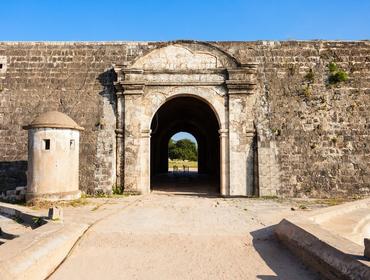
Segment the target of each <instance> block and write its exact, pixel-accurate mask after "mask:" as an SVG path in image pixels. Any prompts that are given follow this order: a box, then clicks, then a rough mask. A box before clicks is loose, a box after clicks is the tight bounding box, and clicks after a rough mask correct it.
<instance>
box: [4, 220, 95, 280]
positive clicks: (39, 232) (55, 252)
mask: <svg viewBox="0 0 370 280" xmlns="http://www.w3.org/2000/svg"><path fill="white" fill-rule="evenodd" d="M87 228H88V225H87V224H75V223H70V224H61V223H48V224H47V225H45V226H42V227H39V228H38V229H35V230H33V231H32V232H30V233H29V234H25V235H22V236H21V237H19V238H17V239H15V240H12V241H9V242H7V243H5V244H4V245H2V246H1V247H0V275H1V279H2V280H14V279H28V280H36V279H45V278H46V277H48V276H49V275H50V274H51V273H52V272H53V271H54V270H55V269H56V268H57V267H58V265H59V264H60V263H61V262H62V261H63V260H64V258H65V257H66V256H67V255H68V253H69V251H70V250H71V248H72V247H73V245H74V244H75V243H76V241H77V240H78V239H79V237H80V236H81V235H82V234H83V233H84V232H85V231H86V230H87Z"/></svg>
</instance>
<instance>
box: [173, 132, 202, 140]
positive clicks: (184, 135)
mask: <svg viewBox="0 0 370 280" xmlns="http://www.w3.org/2000/svg"><path fill="white" fill-rule="evenodd" d="M171 139H173V140H175V141H178V140H181V139H190V140H191V141H193V142H194V143H197V140H195V138H194V136H193V135H192V134H190V133H187V132H183V131H181V132H178V133H176V134H174V135H173V136H172V137H171Z"/></svg>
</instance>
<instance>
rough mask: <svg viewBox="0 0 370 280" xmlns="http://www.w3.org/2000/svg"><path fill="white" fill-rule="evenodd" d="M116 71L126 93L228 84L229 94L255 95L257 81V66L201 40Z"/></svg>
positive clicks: (161, 51)
mask: <svg viewBox="0 0 370 280" xmlns="http://www.w3.org/2000/svg"><path fill="white" fill-rule="evenodd" d="M115 70H116V71H118V72H117V73H118V83H117V85H118V84H119V85H121V88H122V89H123V91H124V94H126V95H127V94H142V93H144V90H145V88H146V87H147V86H225V87H227V88H228V90H229V94H251V93H253V90H254V89H255V87H254V85H255V83H256V79H255V74H256V67H255V65H252V64H251V65H241V64H240V63H238V62H237V61H236V60H235V59H234V58H233V57H231V56H230V55H228V54H227V53H225V52H223V51H222V50H220V49H218V48H216V47H214V46H212V45H210V44H200V43H181V44H178V43H171V44H169V45H166V46H164V47H161V48H158V49H154V50H152V51H150V52H149V53H147V54H146V55H144V56H142V57H140V58H138V59H137V60H136V61H134V62H133V63H132V64H131V65H124V66H123V65H122V66H116V67H115ZM117 89H118V87H117Z"/></svg>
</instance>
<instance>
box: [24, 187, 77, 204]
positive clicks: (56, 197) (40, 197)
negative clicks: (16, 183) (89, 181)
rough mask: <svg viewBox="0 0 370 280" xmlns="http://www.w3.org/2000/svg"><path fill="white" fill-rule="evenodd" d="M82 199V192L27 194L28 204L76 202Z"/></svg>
mask: <svg viewBox="0 0 370 280" xmlns="http://www.w3.org/2000/svg"><path fill="white" fill-rule="evenodd" d="M79 198H81V191H80V190H78V191H72V192H58V193H43V194H38V193H31V192H27V193H26V201H27V202H35V201H60V200H75V199H79Z"/></svg>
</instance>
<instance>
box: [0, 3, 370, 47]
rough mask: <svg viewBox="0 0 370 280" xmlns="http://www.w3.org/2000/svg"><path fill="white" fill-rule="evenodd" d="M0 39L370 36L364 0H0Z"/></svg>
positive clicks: (369, 7)
mask: <svg viewBox="0 0 370 280" xmlns="http://www.w3.org/2000/svg"><path fill="white" fill-rule="evenodd" d="M0 10H1V17H0V41H46V40H49V41H50V40H53V41H112V40H121V41H128V40H134V41H148V40H150V41H165V40H176V39H194V40H238V41H243V40H247V41H249V40H287V39H296V40H307V39H346V40H357V39H370V0H352V1H351V0H309V1H306V0H203V1H202V0H172V1H171V0H167V1H165V0H157V1H155V0H126V1H124V0H121V1H119V0H107V1H104V0H0Z"/></svg>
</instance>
